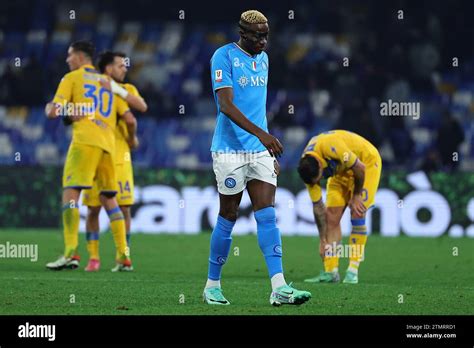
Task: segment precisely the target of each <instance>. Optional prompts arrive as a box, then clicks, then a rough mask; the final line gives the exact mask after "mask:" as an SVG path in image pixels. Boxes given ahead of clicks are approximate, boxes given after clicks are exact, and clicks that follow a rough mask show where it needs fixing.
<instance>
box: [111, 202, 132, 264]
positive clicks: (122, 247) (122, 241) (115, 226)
mask: <svg viewBox="0 0 474 348" xmlns="http://www.w3.org/2000/svg"><path fill="white" fill-rule="evenodd" d="M107 214H108V215H109V219H110V229H111V230H112V235H113V237H114V242H115V249H116V251H117V252H116V258H117V259H121V258H123V257H128V255H127V254H128V248H127V239H126V237H125V235H126V228H125V220H124V218H123V214H122V211H121V210H120V208H119V207H116V208H114V209H111V210H109V211H107Z"/></svg>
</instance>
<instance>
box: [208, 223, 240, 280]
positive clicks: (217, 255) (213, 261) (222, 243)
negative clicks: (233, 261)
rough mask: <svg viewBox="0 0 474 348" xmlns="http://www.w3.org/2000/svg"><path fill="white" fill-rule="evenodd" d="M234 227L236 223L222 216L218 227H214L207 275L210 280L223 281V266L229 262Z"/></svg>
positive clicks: (217, 224)
mask: <svg viewBox="0 0 474 348" xmlns="http://www.w3.org/2000/svg"><path fill="white" fill-rule="evenodd" d="M234 225H235V221H229V220H227V219H224V218H223V217H222V216H220V215H219V216H218V217H217V223H216V227H214V230H213V231H212V235H211V252H210V256H209V271H208V275H207V277H208V278H209V279H212V280H219V279H221V271H222V266H223V265H224V264H225V262H226V261H227V256H228V255H229V251H230V245H231V244H232V237H231V233H232V228H233V227H234Z"/></svg>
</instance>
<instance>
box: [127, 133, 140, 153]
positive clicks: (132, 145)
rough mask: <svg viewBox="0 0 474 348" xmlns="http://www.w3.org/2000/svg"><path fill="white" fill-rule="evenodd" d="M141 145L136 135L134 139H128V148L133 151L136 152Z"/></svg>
mask: <svg viewBox="0 0 474 348" xmlns="http://www.w3.org/2000/svg"><path fill="white" fill-rule="evenodd" d="M139 145H140V142H139V141H138V137H137V136H136V135H135V136H134V137H133V138H132V139H128V146H130V149H131V150H135V149H136V148H137V147H138V146H139Z"/></svg>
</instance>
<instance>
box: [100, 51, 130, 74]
mask: <svg viewBox="0 0 474 348" xmlns="http://www.w3.org/2000/svg"><path fill="white" fill-rule="evenodd" d="M115 57H122V58H125V57H126V55H125V53H122V52H113V51H104V52H101V53H100V54H99V58H97V67H98V68H99V71H100V72H101V73H102V74H103V73H104V72H105V68H106V67H107V65H109V64H112V63H113V62H114V59H115Z"/></svg>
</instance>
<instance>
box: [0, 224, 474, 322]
mask: <svg viewBox="0 0 474 348" xmlns="http://www.w3.org/2000/svg"><path fill="white" fill-rule="evenodd" d="M209 238H210V233H209V232H207V233H202V234H200V235H192V236H190V235H146V234H136V235H133V236H132V246H131V252H132V259H133V261H134V267H135V271H134V272H133V273H119V274H117V273H111V272H110V269H111V268H112V267H113V263H114V261H113V257H114V247H113V241H112V237H111V235H110V233H105V234H102V235H101V259H102V268H101V270H100V272H98V273H87V272H84V267H85V265H86V262H87V252H86V245H85V236H84V235H83V234H81V236H80V254H81V257H82V260H81V266H80V268H79V269H76V270H63V271H49V270H47V269H46V268H45V264H46V263H47V262H49V261H53V260H55V259H56V258H57V257H58V255H60V254H61V250H62V245H63V239H62V233H61V232H60V231H57V230H46V231H45V230H3V231H1V232H0V244H4V245H5V244H6V243H7V242H9V243H10V245H11V244H14V243H16V244H38V260H37V261H36V262H31V261H30V259H27V258H23V259H19V258H0V269H1V272H0V284H1V286H0V314H107V315H109V314H119V315H123V314H130V315H140V314H171V315H180V314H185V315H220V314H239V315H242V314H243V315H255V314H263V315H273V314H288V315H298V314H304V315H327V314H331V315H347V314H382V315H393V314H473V313H474V308H473V303H474V272H473V269H474V239H468V238H459V239H453V238H448V237H442V238H437V239H432V238H409V237H398V238H382V237H379V236H369V240H368V244H367V248H366V260H365V261H364V262H363V263H362V264H361V268H360V273H359V281H360V283H359V284H357V285H348V284H342V283H339V284H307V283H304V282H303V280H304V279H305V278H307V277H312V276H315V275H316V274H317V273H319V271H320V270H321V267H322V264H321V260H320V259H319V256H318V254H317V250H318V249H317V248H318V239H317V238H316V237H312V238H311V237H283V255H284V256H283V262H284V270H285V276H286V280H287V282H291V281H292V282H294V286H295V287H296V288H299V289H304V290H309V291H311V293H312V294H313V298H312V299H311V300H310V301H309V302H308V303H306V304H304V305H301V306H289V305H286V306H282V307H279V308H275V307H272V306H271V305H270V304H269V301H268V298H269V295H270V282H269V279H268V275H267V271H266V267H265V263H264V259H263V256H262V255H261V253H260V250H259V248H258V244H257V239H256V236H254V235H250V236H235V237H234V239H233V243H232V248H231V252H230V255H229V258H228V261H227V264H226V265H225V267H224V270H223V279H222V286H223V290H224V295H225V296H226V297H227V299H228V300H229V301H230V302H231V305H230V306H210V305H207V304H204V303H203V302H202V297H201V294H202V290H203V286H204V284H205V281H206V276H207V259H208V252H209ZM346 241H347V238H345V239H344V243H345V242H346ZM347 264H348V259H342V260H341V262H340V267H339V268H340V270H341V279H342V278H343V277H344V272H345V268H346V267H347Z"/></svg>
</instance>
